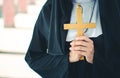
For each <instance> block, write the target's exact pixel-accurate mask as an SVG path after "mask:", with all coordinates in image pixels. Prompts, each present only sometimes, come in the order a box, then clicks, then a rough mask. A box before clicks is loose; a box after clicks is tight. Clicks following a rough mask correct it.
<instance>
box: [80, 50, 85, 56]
mask: <svg viewBox="0 0 120 78" xmlns="http://www.w3.org/2000/svg"><path fill="white" fill-rule="evenodd" d="M79 54H80V55H82V56H87V52H83V51H80V53H79Z"/></svg>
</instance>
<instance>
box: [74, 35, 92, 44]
mask: <svg viewBox="0 0 120 78" xmlns="http://www.w3.org/2000/svg"><path fill="white" fill-rule="evenodd" d="M75 40H77V41H78V40H80V41H81V40H83V41H86V42H91V43H93V41H92V40H91V39H89V37H87V36H80V37H76V38H75Z"/></svg>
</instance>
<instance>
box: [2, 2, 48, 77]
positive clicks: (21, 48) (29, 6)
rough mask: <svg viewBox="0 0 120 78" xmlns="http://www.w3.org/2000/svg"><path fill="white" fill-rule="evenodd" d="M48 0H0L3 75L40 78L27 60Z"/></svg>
mask: <svg viewBox="0 0 120 78" xmlns="http://www.w3.org/2000/svg"><path fill="white" fill-rule="evenodd" d="M45 2H46V0H0V78H41V77H40V76H39V75H38V74H36V73H35V72H34V71H33V70H31V69H30V68H29V66H28V65H27V64H26V62H25V61H24V57H25V53H26V51H27V49H28V46H29V43H30V41H31V37H32V32H33V28H34V24H35V22H36V19H37V17H38V14H39V12H40V10H41V8H42V6H43V5H44V3H45Z"/></svg>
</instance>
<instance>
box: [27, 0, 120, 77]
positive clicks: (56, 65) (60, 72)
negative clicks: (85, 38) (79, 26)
mask: <svg viewBox="0 0 120 78" xmlns="http://www.w3.org/2000/svg"><path fill="white" fill-rule="evenodd" d="M99 9H100V19H101V25H102V30H103V34H102V35H100V36H99V37H97V38H91V39H92V40H93V41H94V46H95V53H94V62H93V64H89V63H87V62H86V61H85V60H84V61H80V62H76V63H72V64H71V63H69V60H68V57H69V55H68V54H69V52H68V48H69V47H68V46H69V45H68V44H66V35H67V30H64V29H63V24H65V23H69V22H70V16H71V11H72V2H71V0H47V2H46V3H45V5H44V6H43V8H42V10H41V12H40V14H39V16H38V19H37V21H36V24H35V28H34V32H33V37H32V40H31V43H30V46H29V49H28V51H27V53H26V57H25V60H26V62H27V63H28V65H29V66H30V67H31V68H32V69H33V70H34V71H35V72H37V73H38V74H39V75H41V76H42V77H43V78H120V42H119V40H120V0H99ZM66 45H67V46H66ZM66 47H67V48H66ZM71 74H72V76H71Z"/></svg>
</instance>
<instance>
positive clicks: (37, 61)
mask: <svg viewBox="0 0 120 78" xmlns="http://www.w3.org/2000/svg"><path fill="white" fill-rule="evenodd" d="M48 1H49V0H48ZM50 7H51V6H50V5H48V2H47V3H46V4H45V5H44V7H43V9H42V10H41V12H40V15H39V16H38V19H37V21H36V24H35V28H34V32H33V37H32V40H31V43H30V46H29V49H28V51H27V53H26V56H25V60H26V62H27V63H28V65H29V66H30V67H31V68H32V69H33V70H34V71H35V72H37V73H38V74H39V75H41V76H42V77H43V78H66V77H67V73H68V72H67V69H68V64H69V61H68V55H50V54H48V53H47V43H48V39H47V38H48V34H49V31H48V30H49V22H50V15H51V8H50ZM51 45H52V44H51Z"/></svg>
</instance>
